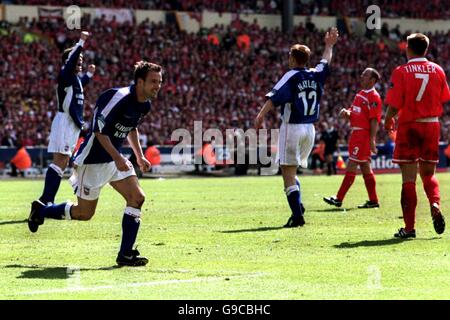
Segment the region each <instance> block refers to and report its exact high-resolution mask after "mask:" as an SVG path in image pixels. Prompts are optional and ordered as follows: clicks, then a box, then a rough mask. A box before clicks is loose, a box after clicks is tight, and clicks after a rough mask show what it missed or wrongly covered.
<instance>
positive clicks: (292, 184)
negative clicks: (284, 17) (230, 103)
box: [255, 28, 339, 228]
mask: <svg viewBox="0 0 450 320" xmlns="http://www.w3.org/2000/svg"><path fill="white" fill-rule="evenodd" d="M338 37H339V33H338V31H337V29H336V28H331V30H330V31H329V32H327V33H326V35H325V50H324V53H323V55H322V60H320V63H319V64H318V65H317V66H316V67H315V68H312V69H310V68H307V67H306V65H307V63H308V60H309V58H310V56H311V50H310V49H309V48H308V47H307V46H305V45H301V44H295V45H294V46H292V47H291V49H290V51H289V68H290V70H289V71H288V72H287V73H286V74H285V75H284V76H283V77H282V78H281V80H280V81H278V83H277V84H276V85H275V87H274V88H273V89H272V91H270V92H269V93H268V94H267V95H266V97H267V101H266V103H265V104H264V106H263V107H262V109H261V111H260V112H259V114H258V116H257V117H256V120H255V127H256V128H257V129H260V128H262V127H263V124H264V116H265V115H266V114H267V112H269V111H270V110H272V109H274V107H279V108H280V109H281V118H282V124H281V126H280V133H279V141H278V158H279V164H280V166H281V172H282V175H283V180H284V191H285V193H286V196H287V200H288V203H289V206H290V208H291V211H292V215H291V217H290V218H289V220H288V222H287V224H286V225H285V227H286V228H292V227H298V226H302V225H304V224H305V220H304V217H303V215H304V212H305V209H304V207H303V204H302V200H301V193H300V182H299V180H298V178H297V176H296V175H297V168H298V166H301V167H303V168H306V167H307V164H308V162H307V161H308V156H309V154H310V152H311V150H312V148H313V146H314V137H315V129H314V122H316V121H317V120H319V112H320V98H321V97H322V92H323V86H324V84H325V79H326V78H327V76H328V74H329V70H328V66H329V64H330V62H331V58H332V52H333V46H334V45H335V44H336V42H337V39H338Z"/></svg>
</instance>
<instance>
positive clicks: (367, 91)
mask: <svg viewBox="0 0 450 320" xmlns="http://www.w3.org/2000/svg"><path fill="white" fill-rule="evenodd" d="M373 90H375V87H372V88H370V89H369V90H364V89H363V91H364V92H365V93H369V92H372V91H373Z"/></svg>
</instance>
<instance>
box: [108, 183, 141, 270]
mask: <svg viewBox="0 0 450 320" xmlns="http://www.w3.org/2000/svg"><path fill="white" fill-rule="evenodd" d="M110 184H111V186H112V187H113V188H114V189H116V190H117V192H119V193H120V194H121V195H122V196H123V197H124V198H125V200H126V202H127V206H126V208H125V212H124V215H123V220H122V243H121V245H120V251H119V254H118V256H117V260H116V261H117V264H118V265H119V266H144V265H146V264H147V263H148V259H147V258H145V257H140V256H139V254H140V253H139V251H137V250H133V246H134V243H135V241H136V237H137V233H138V231H139V226H140V223H141V219H140V217H141V207H142V205H143V204H144V202H145V193H144V190H142V188H141V186H140V185H139V182H138V178H137V177H136V176H130V177H128V178H125V179H123V180H119V181H114V182H110Z"/></svg>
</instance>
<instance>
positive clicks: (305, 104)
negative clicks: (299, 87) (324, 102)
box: [298, 91, 317, 116]
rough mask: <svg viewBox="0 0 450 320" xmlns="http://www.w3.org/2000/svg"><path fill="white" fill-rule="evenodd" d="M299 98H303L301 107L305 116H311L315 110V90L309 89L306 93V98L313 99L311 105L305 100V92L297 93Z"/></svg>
mask: <svg viewBox="0 0 450 320" xmlns="http://www.w3.org/2000/svg"><path fill="white" fill-rule="evenodd" d="M298 97H299V98H302V100H303V107H304V110H305V116H312V115H314V112H316V102H317V94H316V92H315V91H311V92H310V93H309V95H308V99H309V100H311V99H314V100H313V102H312V105H311V107H310V106H309V104H308V101H307V100H306V92H305V91H302V92H300V93H299V94H298Z"/></svg>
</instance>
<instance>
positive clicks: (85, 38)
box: [80, 31, 90, 41]
mask: <svg viewBox="0 0 450 320" xmlns="http://www.w3.org/2000/svg"><path fill="white" fill-rule="evenodd" d="M89 36H90V34H89V32H87V31H81V36H80V39H81V40H83V41H86V40H87V38H88V37H89Z"/></svg>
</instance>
